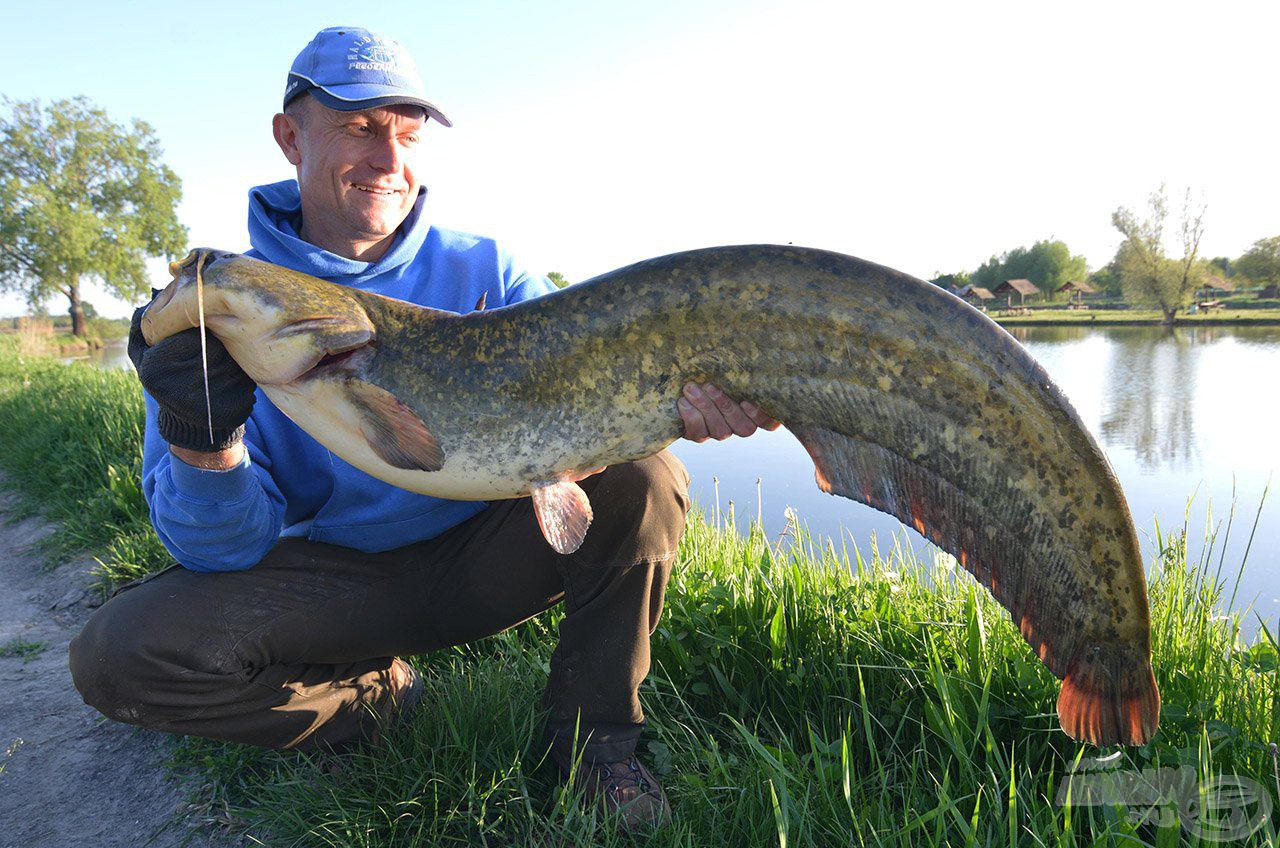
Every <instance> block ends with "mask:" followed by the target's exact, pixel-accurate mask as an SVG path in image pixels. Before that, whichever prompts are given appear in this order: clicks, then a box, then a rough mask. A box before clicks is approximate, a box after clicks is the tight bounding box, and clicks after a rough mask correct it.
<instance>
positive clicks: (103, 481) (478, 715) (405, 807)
mask: <svg viewBox="0 0 1280 848" xmlns="http://www.w3.org/2000/svg"><path fill="white" fill-rule="evenodd" d="M140 428H141V409H140V403H139V398H138V392H137V389H136V387H135V386H134V385H133V378H132V376H131V375H128V374H109V373H108V374H104V373H98V372H95V371H92V370H90V369H87V368H82V367H79V366H58V365H53V364H50V363H43V362H39V361H32V360H22V359H20V358H18V357H17V356H15V355H12V354H2V353H0V436H3V437H4V438H5V439H6V445H7V447H8V450H6V451H5V452H3V453H2V454H0V467H2V468H3V470H4V472H5V474H6V478H7V480H8V483H9V485H10V487H11V488H13V489H14V491H16V492H17V493H18V495H19V497H20V498H22V499H23V503H25V504H27V505H28V506H29V508H32V509H37V508H38V509H43V510H46V511H47V512H48V514H49V515H50V516H51V517H54V518H57V519H59V520H61V521H63V522H64V525H65V526H66V527H67V528H68V530H67V532H65V533H64V534H62V542H61V544H63V545H67V546H72V545H80V546H88V547H90V548H91V549H93V550H96V551H102V552H105V553H104V554H103V556H102V561H103V562H104V564H105V565H104V575H106V576H107V577H109V578H111V579H117V578H120V577H124V576H128V575H129V574H131V573H136V572H139V571H144V570H146V569H149V568H154V567H157V566H159V565H160V564H162V563H163V562H164V561H165V558H164V556H163V553H162V552H159V551H158V550H157V549H156V547H155V543H154V541H153V539H154V537H152V541H147V540H146V539H145V536H146V534H147V533H148V532H149V531H147V530H146V520H145V511H144V509H143V507H142V504H141V498H140V494H139V492H138V491H137V487H136V484H133V483H132V482H131V481H132V480H133V479H134V478H135V477H136V472H137V463H138V443H139V435H140ZM109 468H110V469H115V471H114V472H113V471H109V470H107V469H109ZM1237 532H1238V531H1237ZM1156 537H1157V538H1158V539H1159V542H1158V551H1156V565H1155V568H1154V571H1153V574H1152V578H1151V596H1152V623H1153V640H1154V651H1155V667H1156V676H1157V679H1158V681H1159V683H1160V686H1161V689H1162V691H1163V694H1164V709H1163V713H1162V723H1161V730H1160V733H1159V734H1158V735H1157V737H1156V738H1155V739H1154V740H1153V741H1152V742H1151V743H1149V744H1148V745H1145V746H1143V747H1141V748H1135V749H1125V750H1123V751H1120V752H1118V753H1119V756H1118V758H1117V759H1116V760H1114V761H1108V762H1107V763H1105V764H1101V765H1097V766H1096V769H1101V770H1102V771H1101V772H1095V774H1096V773H1104V774H1109V775H1114V774H1116V773H1117V772H1118V773H1119V774H1120V778H1118V779H1119V780H1123V778H1124V776H1125V775H1136V776H1137V777H1138V778H1142V776H1143V775H1144V774H1145V775H1146V777H1145V779H1146V780H1148V781H1151V782H1154V783H1155V784H1156V786H1157V788H1158V787H1160V786H1163V787H1164V789H1165V794H1166V796H1168V798H1169V799H1170V803H1169V804H1165V805H1162V806H1156V807H1155V808H1154V809H1148V807H1147V806H1146V805H1145V804H1143V803H1141V793H1140V792H1139V789H1135V788H1134V787H1132V786H1131V787H1129V791H1130V792H1131V794H1130V795H1127V796H1125V797H1126V798H1128V799H1129V801H1130V803H1129V804H1128V805H1117V804H1110V803H1108V804H1101V803H1096V801H1097V799H1090V798H1088V797H1085V798H1081V797H1080V796H1079V793H1078V792H1076V793H1075V794H1074V795H1073V801H1074V802H1073V803H1060V802H1059V800H1060V799H1059V790H1060V789H1061V788H1062V787H1063V785H1064V783H1063V781H1064V779H1065V776H1066V775H1067V774H1068V773H1069V772H1070V770H1071V769H1072V768H1073V767H1076V766H1077V764H1081V763H1089V762H1091V758H1093V757H1097V756H1099V755H1101V754H1106V753H1109V752H1100V751H1096V750H1093V749H1088V748H1084V747H1082V746H1078V745H1075V744H1073V743H1071V741H1070V740H1069V739H1067V737H1065V736H1064V735H1063V734H1062V733H1061V732H1060V731H1058V730H1057V729H1056V718H1055V716H1054V701H1055V698H1056V693H1057V682H1056V681H1055V680H1054V679H1053V678H1052V676H1051V675H1049V674H1048V672H1047V671H1045V670H1044V668H1043V667H1042V666H1041V665H1040V664H1039V662H1038V661H1037V660H1036V659H1035V658H1034V657H1033V656H1032V655H1031V653H1030V651H1029V649H1028V648H1027V646H1026V645H1025V643H1024V642H1023V641H1022V639H1021V637H1020V636H1019V635H1018V634H1017V632H1016V630H1015V629H1014V628H1013V626H1012V624H1011V623H1010V622H1009V620H1008V616H1007V614H1006V613H1004V611H1003V610H1002V609H1001V608H1000V607H999V606H998V605H996V604H995V602H994V601H993V600H992V599H991V598H990V596H989V595H988V594H987V593H986V592H985V591H983V590H981V589H979V588H977V587H976V586H975V584H974V583H973V581H972V580H971V579H969V578H968V576H967V575H965V574H963V573H962V572H957V570H956V569H955V568H954V565H953V563H951V561H950V560H949V559H947V558H942V559H940V560H939V561H938V562H937V563H933V562H929V563H922V562H919V561H917V560H915V559H913V558H911V557H910V556H909V555H904V554H903V553H902V552H901V551H899V550H896V549H895V550H886V551H877V550H876V549H875V548H874V546H870V547H868V549H867V551H866V552H865V555H862V556H859V554H858V553H857V552H856V551H844V550H835V549H832V548H831V547H830V546H829V545H825V544H821V543H814V542H813V541H811V540H809V539H808V538H807V537H806V536H805V535H804V534H803V533H802V532H799V531H798V530H796V531H794V532H792V533H791V534H790V536H789V538H788V539H787V540H786V541H784V542H782V543H780V544H771V543H770V541H769V540H766V539H764V538H763V537H762V535H761V534H760V533H759V532H758V530H753V531H751V532H750V533H748V534H745V535H744V534H740V533H737V532H732V531H730V532H725V531H718V530H716V529H714V528H713V527H711V526H709V524H708V523H707V522H706V521H705V520H703V519H702V518H701V517H698V516H695V517H694V519H693V521H692V522H691V525H690V528H689V532H688V534H687V535H686V537H685V539H684V542H683V543H682V546H681V551H680V560H679V565H678V567H677V569H676V573H675V577H674V579H673V583H672V586H671V588H670V591H669V593H668V596H667V612H666V614H665V615H664V617H663V623H662V625H661V626H660V628H659V631H658V633H657V635H656V636H655V638H654V641H653V657H654V666H653V673H652V674H651V676H650V678H649V679H648V680H647V681H646V683H645V684H644V687H643V691H642V695H643V698H644V701H645V705H646V709H647V711H648V713H649V721H650V730H649V733H648V735H647V737H646V739H647V741H646V742H645V743H642V744H643V748H642V753H643V754H644V755H645V757H646V758H647V759H648V760H649V761H650V762H651V763H652V764H653V766H654V768H655V770H656V771H657V773H658V774H659V776H660V778H661V779H662V781H663V783H664V785H665V786H666V788H667V790H668V793H669V795H670V797H671V801H672V805H673V807H674V808H675V814H676V821H675V824H674V825H673V826H672V827H671V828H670V829H669V830H666V831H664V832H663V833H662V834H660V835H659V837H658V838H656V839H655V840H654V841H652V842H651V843H650V844H655V845H682V846H683V845H687V846H713V845H714V846H718V845H725V846H748V845H749V846H756V845H782V846H796V845H820V846H827V845H830V846H850V845H893V846H917V845H934V844H947V845H988V844H999V845H1009V846H1013V845H1054V846H1065V845H1116V846H1121V845H1123V846H1136V845H1155V846H1173V845H1193V844H1200V843H1199V842H1198V841H1197V840H1198V839H1199V837H1197V836H1196V834H1195V833H1193V832H1192V830H1190V829H1189V828H1192V827H1194V826H1199V827H1201V828H1204V827H1205V826H1206V825H1207V823H1208V822H1209V821H1210V817H1209V812H1208V811H1206V810H1205V809H1204V807H1205V806H1206V803H1207V802H1208V803H1210V804H1211V803H1212V801H1213V800H1214V799H1215V798H1218V799H1221V798H1222V797H1224V796H1222V794H1221V792H1220V791H1219V790H1220V789H1221V786H1222V785H1224V784H1222V781H1223V780H1224V779H1227V778H1231V776H1234V778H1231V779H1234V780H1236V782H1237V784H1240V785H1244V786H1245V787H1246V788H1256V789H1258V790H1259V791H1263V792H1267V793H1271V794H1269V795H1267V796H1266V797H1267V798H1268V799H1269V800H1270V801H1272V802H1274V793H1275V791H1276V786H1277V779H1278V778H1277V776H1276V772H1275V765H1274V761H1273V754H1272V752H1271V749H1270V748H1269V743H1270V742H1271V741H1272V740H1275V739H1276V738H1277V737H1278V736H1280V663H1278V662H1277V652H1276V648H1275V644H1274V642H1273V641H1270V637H1269V636H1268V637H1265V638H1264V639H1263V640H1262V641H1260V642H1258V643H1255V644H1252V645H1243V644H1241V643H1240V641H1239V634H1240V630H1241V622H1240V617H1239V615H1235V614H1233V615H1229V616H1224V615H1221V614H1220V613H1219V606H1220V602H1221V597H1220V595H1221V592H1222V585H1223V583H1222V580H1221V576H1220V575H1219V574H1218V573H1217V571H1216V569H1215V568H1214V567H1213V565H1211V563H1212V561H1213V557H1212V556H1211V555H1210V554H1211V552H1212V545H1211V544H1208V543H1206V544H1203V545H1202V544H1200V543H1199V542H1197V543H1196V544H1195V545H1193V552H1192V553H1191V554H1188V550H1187V540H1186V537H1185V532H1184V531H1182V530H1180V529H1174V530H1173V531H1172V532H1161V531H1160V529H1159V528H1157V530H1156ZM1202 549H1205V550H1207V551H1208V553H1205V554H1198V553H1195V552H1194V551H1198V550H1202ZM1228 576H1234V575H1228ZM558 621H559V616H558V614H557V613H554V612H553V613H550V614H547V615H544V616H541V617H539V618H536V619H534V620H532V621H530V622H527V623H526V624H524V625H522V626H520V627H518V628H515V629H514V630H512V631H509V632H508V633H505V634H503V635H501V636H499V637H495V638H493V639H488V640H485V641H484V642H481V643H479V644H476V645H473V646H469V647H465V648H459V649H454V650H449V651H442V652H438V653H436V654H432V655H429V656H423V657H418V658H415V662H416V663H417V664H418V666H419V667H420V668H421V669H422V670H423V672H424V674H425V677H426V681H427V697H426V698H425V699H424V702H423V708H422V709H421V710H420V711H419V713H418V715H417V716H416V717H415V720H414V721H413V722H412V723H411V724H410V725H409V726H407V727H404V728H400V729H398V730H396V731H394V732H392V733H391V735H390V736H389V738H388V740H387V743H386V744H385V745H384V746H383V747H382V748H380V749H377V750H365V751H360V752H356V753H354V754H351V755H348V756H344V757H343V758H341V759H340V760H338V761H337V762H336V763H335V762H321V761H316V760H311V759H308V758H305V757H300V756H296V755H284V754H276V753H269V752H260V751H255V750H252V749H248V748H243V747H240V746H229V745H221V744H214V743H208V742H202V741H184V742H182V743H180V744H179V745H177V746H176V747H175V758H176V760H177V761H178V762H180V763H183V764H186V765H194V766H196V767H197V769H198V773H199V775H200V776H201V779H200V781H199V782H200V786H199V787H198V788H197V791H198V794H199V799H198V800H200V802H201V803H202V804H203V805H204V806H205V808H206V809H208V810H209V811H210V813H211V814H214V813H218V812H219V811H222V812H227V811H229V812H231V814H232V815H233V816H234V817H235V818H236V819H237V820H239V821H242V822H247V823H251V824H254V825H257V826H258V827H259V828H261V829H262V831H263V832H267V833H270V834H272V835H273V836H272V838H271V840H270V842H269V844H280V845H303V844H305V845H331V846H370V848H372V846H410V845H422V846H426V845H528V844H539V845H570V844H576V845H584V844H597V845H610V844H632V843H631V841H629V840H623V839H616V838H614V837H612V836H611V834H610V831H609V830H608V829H607V828H606V827H604V826H602V825H601V824H600V823H598V822H596V821H594V820H593V818H592V816H591V814H589V813H584V812H583V811H582V810H580V809H579V807H578V806H577V805H576V804H575V803H573V799H572V797H571V796H569V795H568V794H566V793H565V791H564V790H563V789H562V788H561V786H560V785H559V782H558V780H557V779H556V776H555V774H554V770H553V769H552V768H551V767H550V766H549V765H548V764H547V763H545V762H544V753H545V751H544V749H543V747H542V745H541V744H540V741H539V740H540V735H539V733H538V731H537V728H538V725H539V720H540V715H539V711H538V708H537V702H538V696H539V693H540V691H541V687H542V685H543V683H544V681H545V678H546V668H547V663H548V661H549V657H550V653H551V650H552V648H553V646H554V641H555V633H556V626H557V624H558ZM335 766H336V767H335ZM1144 770H1145V772H1144ZM1215 779H1216V780H1218V781H1219V783H1218V784H1216V785H1215V784H1213V783H1212V782H1213V781H1214V780H1215ZM1244 781H1247V783H1244ZM1202 790H1203V791H1202ZM1133 793H1137V794H1133ZM1215 793H1216V794H1215ZM1148 797H1150V794H1149V793H1148ZM1063 800H1065V799H1063ZM1178 801H1180V802H1181V804H1182V806H1181V808H1179V807H1178V805H1177V803H1176V802H1178ZM1082 802H1083V803H1082ZM1257 809H1258V808H1257V806H1256V804H1255V805H1254V806H1253V807H1251V808H1250V809H1249V810H1248V812H1256V811H1257ZM1148 812H1150V813H1151V816H1150V818H1149V819H1146V820H1144V821H1141V822H1140V821H1138V819H1139V818H1141V817H1142V816H1143V815H1144V814H1145V813H1148ZM1275 821H1276V818H1275V817H1274V816H1272V817H1271V818H1270V820H1268V821H1264V822H1261V823H1260V824H1261V827H1260V830H1258V831H1256V832H1255V833H1254V834H1253V835H1252V836H1251V837H1249V839H1247V840H1245V841H1242V842H1235V843H1233V844H1244V845H1271V844H1274V843H1275V839H1276V825H1275ZM1180 822H1181V826H1180V824H1179V823H1180ZM1200 835H1201V836H1203V835H1204V833H1203V831H1201V833H1200ZM1210 835H1211V836H1212V834H1210Z"/></svg>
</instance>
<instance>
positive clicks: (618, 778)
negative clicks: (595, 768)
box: [600, 757, 651, 797]
mask: <svg viewBox="0 0 1280 848" xmlns="http://www.w3.org/2000/svg"><path fill="white" fill-rule="evenodd" d="M616 765H619V763H601V764H600V779H601V780H602V781H608V783H607V784H606V786H605V791H606V792H608V793H609V794H610V795H613V796H615V797H616V796H617V794H618V792H619V791H620V790H621V789H622V786H621V782H627V783H634V784H635V785H636V787H637V788H638V789H639V790H640V794H642V795H644V794H647V793H648V792H649V790H650V788H651V787H650V786H649V781H647V780H645V778H644V774H643V773H642V772H641V771H640V764H639V763H637V762H636V758H635V757H629V758H628V759H627V761H626V762H625V763H622V764H621V765H625V766H626V768H627V770H628V771H629V772H630V774H626V775H619V774H617V773H615V772H614V770H613V767H614V766H616Z"/></svg>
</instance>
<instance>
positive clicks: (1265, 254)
mask: <svg viewBox="0 0 1280 848" xmlns="http://www.w3.org/2000/svg"><path fill="white" fill-rule="evenodd" d="M1235 268H1236V270H1237V271H1239V272H1240V273H1241V274H1244V275H1245V276H1246V277H1248V278H1249V279H1251V280H1253V281H1254V282H1258V283H1262V284H1263V285H1271V286H1274V285H1277V284H1280V236H1272V237H1271V238H1264V239H1258V240H1257V241H1255V242H1254V243H1253V247H1251V248H1249V250H1248V251H1247V252H1246V253H1245V254H1244V255H1243V256H1241V257H1240V258H1239V259H1237V260H1236V261H1235Z"/></svg>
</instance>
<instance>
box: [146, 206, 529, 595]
mask: <svg viewBox="0 0 1280 848" xmlns="http://www.w3.org/2000/svg"><path fill="white" fill-rule="evenodd" d="M425 198H426V192H425V191H423V192H422V193H421V194H420V195H419V196H418V201H417V203H416V204H415V205H414V207H413V211H412V212H410V213H409V217H408V218H407V219H406V220H405V222H404V223H403V224H402V225H401V227H400V229H399V231H397V233H396V236H395V241H394V242H393V243H392V245H391V248H390V249H389V250H388V251H387V253H386V254H385V255H384V256H383V257H382V258H381V259H379V260H378V261H377V262H372V263H369V262H360V261H357V260H354V259H346V258H344V257H342V256H338V255H337V254H334V253H329V252H328V251H325V250H321V249H320V248H318V247H316V246H315V245H312V244H309V243H307V242H305V241H303V240H302V239H301V238H300V237H299V236H298V231H299V228H300V226H301V221H302V212H301V210H302V200H301V197H300V195H299V193H298V184H297V183H296V182H295V181H294V180H286V181H285V182H279V183H274V184H272V185H266V186H259V187H257V188H255V189H253V190H251V191H250V192H249V238H250V242H251V243H252V245H253V249H252V250H251V251H249V255H250V256H254V257H257V258H259V259H265V260H267V261H268V262H273V263H275V264H277V265H283V266H285V267H288V268H293V269H294V270H297V271H302V272H304V273H307V274H311V275H313V276H316V277H322V278H324V279H326V280H329V281H331V282H334V283H341V284H342V285H347V286H351V287H353V288H358V289H362V290H364V291H369V292H376V293H378V294H383V295H387V296H389V297H395V298H399V299H400V300H407V301H409V302H411V303H417V304H421V305H423V306H430V307H433V308H435V309H448V310H451V311H453V312H470V311H471V310H473V309H474V308H475V306H476V304H477V302H478V301H479V300H480V297H481V295H484V296H485V298H486V304H487V306H488V307H490V308H492V307H497V306H500V305H506V304H510V303H516V302H518V301H521V300H528V299H530V298H533V297H537V296H539V295H542V294H546V293H547V292H550V291H552V290H554V286H552V284H551V283H550V282H548V281H547V280H546V279H544V278H540V277H536V276H530V275H528V274H526V273H525V272H524V271H523V270H521V269H520V268H519V267H518V266H516V265H515V264H514V263H513V262H512V260H511V258H510V257H509V256H507V255H506V253H504V252H503V251H502V250H501V249H499V248H498V246H497V245H496V244H495V243H494V242H493V241H491V240H490V239H486V238H480V237H477V236H472V235H467V234H464V233H458V232H453V231H450V230H443V229H440V228H439V227H433V226H431V225H430V224H428V223H427V222H426V221H425V220H424V216H423V213H422V207H423V202H424V200H425ZM146 404H147V427H146V435H145V439H144V443H143V460H142V482H143V492H144V494H145V495H146V498H147V503H148V504H149V506H150V508H151V522H152V524H153V525H154V526H155V529H156V533H157V534H158V535H159V537H160V541H162V542H163V543H164V546H165V547H166V548H167V549H168V550H169V552H170V553H171V554H173V557H174V558H175V559H176V560H177V561H178V562H180V563H181V564H182V565H183V566H185V567H187V568H189V569H191V570H193V571H235V570H240V569H245V568H250V567H252V566H253V565H256V564H257V563H258V562H259V561H260V560H261V559H262V557H263V556H264V555H265V554H266V553H267V551H269V550H270V549H271V547H272V546H273V545H275V543H276V541H277V540H278V539H279V538H281V537H297V538H305V539H310V540H312V541H316V542H327V543H330V544H335V545H343V546H345V547H349V548H355V549H357V550H362V551H368V552H375V551H385V550H390V549H392V548H398V547H402V546H404V545H408V544H411V543H413V542H417V541H421V540H423V539H430V538H432V537H434V536H438V535H439V534H441V533H443V532H444V531H446V530H448V529H449V528H450V527H453V526H455V525H457V524H460V523H461V522H463V521H465V520H466V519H468V518H470V517H472V516H473V515H475V514H477V513H478V512H480V511H481V510H482V509H484V507H485V504H483V503H480V502H476V501H450V500H444V499H441V498H433V497H428V496H426V495H418V494H414V493H412V492H406V491H404V490H403V489H397V488H395V487H394V486H391V485H388V484H387V483H383V482H381V481H380V480H376V479H374V478H373V477H370V476H369V475H368V474H365V473H364V472H363V471H360V470H359V469H357V468H354V467H353V466H351V465H349V464H347V463H346V462H344V461H343V460H342V459H339V458H338V457H336V456H334V455H333V454H331V453H330V452H329V451H328V450H326V449H325V448H323V447H321V445H320V444H319V443H318V442H316V441H315V440H314V439H313V438H311V437H310V436H309V435H307V434H306V433H305V432H303V431H302V430H301V429H300V428H299V427H298V426H297V425H296V424H294V423H293V422H292V421H290V420H289V419H288V418H287V417H286V416H285V415H284V413H282V412H280V410H279V409H277V408H276V407H275V405H274V404H272V403H271V401H270V400H268V399H267V398H266V396H265V395H263V394H262V391H261V390H259V391H258V393H257V400H256V402H255V403H254V407H253V414H252V415H251V416H250V417H249V420H248V421H247V422H246V424H245V438H244V442H245V447H246V448H247V456H246V457H245V460H244V461H243V462H242V463H241V464H240V465H238V466H236V467H235V468H231V469H229V470H226V471H205V470H201V469H198V468H195V467H193V466H190V465H187V464H186V463H184V462H182V461H181V460H179V459H177V458H176V457H174V456H173V454H171V453H170V452H169V447H168V444H167V443H166V442H165V441H164V440H163V439H162V438H161V437H160V434H159V432H158V431H157V429H156V413H157V410H158V407H157V405H156V403H155V401H154V400H153V399H152V398H151V397H150V396H147V398H146Z"/></svg>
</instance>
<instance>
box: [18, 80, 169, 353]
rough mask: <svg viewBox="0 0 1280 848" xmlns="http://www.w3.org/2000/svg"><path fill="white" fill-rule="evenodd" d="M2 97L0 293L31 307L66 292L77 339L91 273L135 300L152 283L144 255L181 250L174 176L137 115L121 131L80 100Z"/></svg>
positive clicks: (81, 329) (82, 330) (82, 326)
mask: <svg viewBox="0 0 1280 848" xmlns="http://www.w3.org/2000/svg"><path fill="white" fill-rule="evenodd" d="M4 104H5V106H6V107H9V109H10V113H11V114H9V115H5V116H0V290H3V291H16V292H20V293H22V294H24V295H26V298H27V300H28V301H29V302H30V303H31V305H32V306H33V307H38V306H42V305H43V304H44V302H45V301H46V300H48V299H49V298H50V297H53V296H54V295H63V296H65V297H66V298H67V300H68V302H69V309H68V311H69V313H70V315H71V326H72V332H73V333H74V334H75V335H77V336H84V335H85V316H84V306H83V303H82V302H81V300H80V287H81V285H82V284H83V283H85V282H87V281H90V280H97V281H99V282H101V283H102V284H103V285H104V286H105V287H106V288H107V289H108V290H109V291H111V292H113V293H115V294H116V295H118V296H119V297H120V298H121V299H123V300H133V299H135V298H137V297H139V296H141V295H143V294H145V293H146V292H147V291H148V289H149V286H148V281H147V278H146V266H145V260H146V258H147V257H150V256H166V255H167V256H171V257H172V256H176V255H177V254H179V253H180V252H181V251H182V250H183V249H184V248H185V246H186V240H187V231H186V228H185V227H183V226H182V225H181V224H179V223H178V217H177V212H176V209H175V207H176V206H177V204H178V201H179V200H180V199H181V197H182V184H181V181H180V180H179V179H178V177H177V175H176V174H174V173H173V171H171V170H169V168H168V167H166V166H165V165H164V164H163V162H161V150H160V145H159V142H158V140H157V139H156V137H155V135H154V133H153V132H152V130H151V127H149V126H148V125H147V124H146V123H144V122H142V121H139V120H134V122H133V126H132V128H125V127H123V126H121V125H119V124H116V123H114V122H112V121H111V120H110V119H109V118H108V117H107V115H106V113H105V112H104V111H102V110H101V109H99V108H98V107H96V106H94V105H93V104H92V103H91V102H89V101H88V100H87V99H85V98H83V97H77V98H74V99H71V100H60V101H57V102H56V103H51V104H50V105H49V106H48V107H47V108H42V107H41V104H40V101H38V100H31V101H20V102H13V101H10V100H9V99H8V98H5V99H4Z"/></svg>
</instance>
